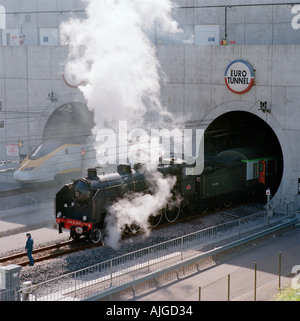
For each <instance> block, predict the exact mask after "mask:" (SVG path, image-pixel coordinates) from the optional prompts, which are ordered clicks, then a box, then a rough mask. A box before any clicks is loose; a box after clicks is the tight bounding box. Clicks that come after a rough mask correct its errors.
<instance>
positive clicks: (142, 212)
mask: <svg viewBox="0 0 300 321" xmlns="http://www.w3.org/2000/svg"><path fill="white" fill-rule="evenodd" d="M144 175H145V178H146V182H147V184H148V185H149V191H150V193H129V194H128V195H127V197H125V198H123V199H120V200H118V201H117V202H115V203H113V204H112V205H111V206H110V207H109V208H108V214H107V215H106V218H105V220H106V234H107V236H106V238H105V240H104V241H105V243H106V244H107V245H109V246H111V247H112V248H114V249H116V248H118V245H119V241H120V239H121V235H122V232H123V230H124V229H125V227H126V226H129V227H130V226H131V225H136V226H138V227H139V228H142V229H143V232H145V233H146V235H147V234H149V232H150V226H149V222H148V219H149V217H150V216H151V215H152V216H156V215H158V214H159V211H160V210H161V209H163V208H165V207H166V206H167V204H168V202H169V200H170V199H171V197H172V192H171V190H172V188H173V187H174V185H175V183H176V177H175V176H169V177H165V178H163V176H162V174H161V173H159V172H157V171H153V170H152V171H148V170H147V169H146V170H144ZM176 205H178V204H176Z"/></svg>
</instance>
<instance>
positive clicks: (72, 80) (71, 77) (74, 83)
mask: <svg viewBox="0 0 300 321" xmlns="http://www.w3.org/2000/svg"><path fill="white" fill-rule="evenodd" d="M62 77H63V80H64V82H65V84H66V85H68V86H69V87H71V88H78V87H79V86H81V85H84V84H85V82H84V81H83V80H82V79H78V75H77V73H76V72H75V70H74V67H73V65H72V64H68V63H67V64H66V65H65V66H64V71H63V74H62Z"/></svg>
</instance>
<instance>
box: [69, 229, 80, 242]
mask: <svg viewBox="0 0 300 321" xmlns="http://www.w3.org/2000/svg"><path fill="white" fill-rule="evenodd" d="M70 238H72V239H73V240H78V239H79V238H80V234H78V233H76V231H75V229H74V228H72V229H71V230H70Z"/></svg>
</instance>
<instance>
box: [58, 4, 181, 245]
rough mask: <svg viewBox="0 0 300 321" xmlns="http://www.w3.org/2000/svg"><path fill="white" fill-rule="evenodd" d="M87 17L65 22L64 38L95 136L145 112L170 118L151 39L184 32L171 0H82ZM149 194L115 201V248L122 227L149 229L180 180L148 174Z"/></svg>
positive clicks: (137, 120)
mask: <svg viewBox="0 0 300 321" xmlns="http://www.w3.org/2000/svg"><path fill="white" fill-rule="evenodd" d="M83 1H84V2H86V3H87V7H86V18H85V19H78V18H74V19H70V20H69V21H67V22H64V23H62V25H61V28H60V36H61V40H62V43H63V44H65V45H68V47H69V55H68V61H67V63H66V64H65V70H64V72H65V73H68V74H67V77H68V78H69V79H73V80H74V82H76V83H82V85H81V86H79V89H80V90H81V91H82V93H83V95H84V97H85V99H86V101H87V105H88V108H89V109H90V110H92V111H94V115H95V116H94V122H95V124H96V125H95V128H94V129H93V133H94V134H95V135H96V134H97V132H98V131H100V130H101V129H103V128H115V127H116V126H115V125H116V124H117V123H118V122H119V121H124V120H126V121H127V122H128V125H129V126H131V127H133V126H137V127H141V128H143V126H145V123H144V120H145V117H146V115H147V114H148V115H149V114H150V113H155V115H156V117H155V118H156V119H158V120H159V119H161V118H163V117H164V116H165V115H168V116H171V115H170V114H169V113H168V112H167V110H166V109H165V108H164V106H162V104H161V102H160V94H161V93H160V89H161V88H160V82H161V81H163V73H162V71H161V70H160V64H159V61H158V59H157V56H156V47H155V45H154V44H153V41H151V40H150V38H151V37H152V38H153V39H154V37H155V33H156V32H158V31H159V32H160V33H161V32H168V33H176V32H180V30H179V28H178V23H177V22H176V21H175V20H174V19H173V18H172V17H171V13H172V9H173V5H172V3H171V1H170V0H83ZM147 177H148V181H149V184H150V187H151V188H150V189H151V194H132V195H130V194H129V195H128V197H127V198H124V199H121V200H119V201H117V202H116V203H115V204H113V205H112V206H111V207H110V209H109V213H110V214H109V215H107V228H108V230H109V232H108V238H107V240H106V242H108V243H109V244H110V245H111V246H113V247H116V246H117V244H118V241H119V239H120V233H121V231H122V229H123V228H124V226H125V225H126V224H127V225H131V224H137V225H139V226H140V227H142V228H143V229H144V230H146V231H149V226H148V218H149V216H150V215H155V214H157V212H158V211H159V210H160V209H162V208H164V207H165V206H166V205H167V204H168V201H169V200H170V198H171V196H172V193H171V190H172V188H173V186H174V184H175V181H176V179H175V178H174V177H173V178H171V177H169V178H166V179H164V178H163V177H162V175H161V174H160V173H158V172H152V173H151V174H149V175H148V176H147Z"/></svg>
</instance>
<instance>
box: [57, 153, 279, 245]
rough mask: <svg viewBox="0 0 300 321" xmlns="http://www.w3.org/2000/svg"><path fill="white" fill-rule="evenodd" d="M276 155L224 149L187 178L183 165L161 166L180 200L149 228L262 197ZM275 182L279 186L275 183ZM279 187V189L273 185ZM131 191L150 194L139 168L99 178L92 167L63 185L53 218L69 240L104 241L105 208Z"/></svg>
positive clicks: (275, 172) (274, 178)
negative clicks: (187, 215)
mask: <svg viewBox="0 0 300 321" xmlns="http://www.w3.org/2000/svg"><path fill="white" fill-rule="evenodd" d="M280 162H281V161H280V157H279V156H278V155H272V152H267V150H266V148H265V147H247V148H238V149H233V150H226V151H223V152H221V153H219V154H218V155H216V156H212V157H206V158H205V164H204V170H203V172H202V174H200V175H195V176H192V175H186V171H185V169H186V167H187V166H190V165H187V164H185V163H184V162H178V163H176V161H174V160H173V161H171V162H170V163H169V164H168V165H164V164H162V163H161V164H159V165H158V166H157V171H158V172H160V173H161V174H162V175H163V176H164V177H166V176H167V175H174V176H176V179H177V180H176V185H175V187H174V189H173V195H174V197H176V195H179V196H180V199H181V203H180V205H179V206H177V208H176V209H168V208H165V209H162V210H161V212H160V213H159V215H157V216H153V217H152V216H150V218H149V220H148V222H149V225H150V226H151V227H154V226H157V225H158V224H159V223H160V222H161V220H162V219H164V220H167V221H169V222H174V221H175V220H176V219H177V218H178V217H179V215H180V214H181V213H183V212H186V211H188V212H189V213H199V212H206V210H207V209H211V208H214V209H218V208H219V207H220V206H221V205H222V204H224V205H225V206H230V204H231V203H232V202H233V201H240V200H242V199H245V198H247V199H249V196H254V197H257V196H262V195H265V190H266V188H267V187H271V190H272V188H274V189H275V188H277V187H278V185H279V183H278V182H279V180H280V166H281V165H280ZM276 184H277V185H276ZM275 186H277V187H275ZM128 192H131V193H135V192H143V193H147V192H149V190H148V186H147V181H146V178H145V173H144V172H143V171H141V170H140V167H139V166H138V165H137V166H135V167H134V168H131V166H130V165H128V164H121V165H118V167H117V172H116V173H111V174H102V175H97V170H96V169H95V168H93V169H89V170H88V175H87V177H86V178H79V179H77V180H75V181H73V183H70V184H66V185H64V186H63V187H62V188H61V190H59V191H58V192H57V194H56V196H55V217H56V222H57V224H58V227H59V228H58V229H59V233H61V232H62V229H63V228H64V229H68V230H70V237H72V238H73V239H77V238H79V237H80V236H82V235H84V236H87V237H88V238H89V239H90V240H91V241H92V242H94V243H97V242H99V241H101V240H102V239H103V231H104V229H105V216H106V215H107V206H108V205H109V204H111V203H113V202H114V201H115V200H117V199H120V198H122V197H124V195H126V193H128Z"/></svg>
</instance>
